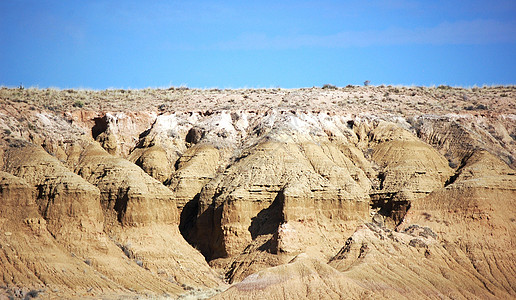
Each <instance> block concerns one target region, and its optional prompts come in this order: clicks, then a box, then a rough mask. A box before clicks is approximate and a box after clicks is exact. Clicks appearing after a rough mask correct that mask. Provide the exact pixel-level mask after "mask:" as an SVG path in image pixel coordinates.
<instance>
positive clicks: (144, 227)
mask: <svg viewBox="0 0 516 300" xmlns="http://www.w3.org/2000/svg"><path fill="white" fill-rule="evenodd" d="M0 101H1V102H0V134H1V135H2V142H1V150H0V151H1V152H0V153H1V154H2V160H0V179H1V181H0V193H1V195H2V196H1V203H0V249H1V251H0V257H1V260H0V263H1V266H0V273H1V275H2V276H0V285H1V286H2V289H1V291H0V293H3V295H5V296H20V297H23V296H25V295H32V294H38V295H39V296H40V297H43V298H53V297H68V298H84V297H105V298H115V297H119V296H127V297H131V296H146V297H161V296H163V297H172V298H176V297H194V298H203V297H211V296H215V297H216V298H220V299H241V298H242V299H244V298H245V299H249V298H250V297H251V298H256V299H258V298H268V299H300V298H325V299H326V298H327V299H335V298H354V299H362V298H367V299H369V298H375V299H376V298H394V297H396V298H413V297H415V296H416V297H421V298H440V299H441V298H453V299H461V298H464V299H468V298H476V297H478V298H493V299H500V298H514V297H516V288H515V287H516V252H515V251H516V250H514V249H516V247H515V244H516V238H515V236H516V235H515V234H514V233H515V232H516V231H515V229H516V211H515V204H516V203H515V201H516V175H515V174H516V171H515V167H516V88H514V87H485V88H472V89H461V88H450V87H446V86H440V87H437V88H423V87H391V86H389V87H384V86H381V87H371V86H369V87H353V86H348V87H346V88H332V87H330V88H326V89H320V88H310V89H295V90H284V89H264V90H190V89H185V88H176V89H174V88H172V89H166V90H164V89H147V90H109V91H81V90H62V91H59V90H52V89H46V90H38V89H7V88H2V89H0Z"/></svg>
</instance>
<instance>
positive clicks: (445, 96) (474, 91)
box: [0, 86, 516, 116]
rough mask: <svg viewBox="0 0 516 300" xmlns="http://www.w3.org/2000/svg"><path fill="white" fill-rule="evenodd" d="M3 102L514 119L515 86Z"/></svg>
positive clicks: (20, 93) (153, 92) (185, 92)
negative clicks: (473, 115)
mask: <svg viewBox="0 0 516 300" xmlns="http://www.w3.org/2000/svg"><path fill="white" fill-rule="evenodd" d="M0 101H2V102H4V101H6V102H24V103H26V104H27V105H29V107H33V108H34V109H36V108H38V109H46V110H51V111H73V110H79V109H87V110H95V111H142V110H145V111H157V112H170V111H199V110H201V111H210V110H263V109H269V108H278V109H280V110H291V109H295V110H310V111H318V110H321V111H334V112H338V111H347V112H349V113H360V112H367V111H370V112H376V113H388V114H393V115H405V116H407V115H419V114H426V113H432V114H442V113H470V114H471V113H473V114H486V113H490V114H492V113H494V114H515V113H516V86H484V87H473V88H457V87H449V86H438V87H402V86H347V87H344V88H338V87H336V88H331V89H329V88H315V87H314V88H300V89H279V88H275V89H234V90H233V89H231V90H229V89H225V90H220V89H202V90H201V89H188V88H168V89H150V88H148V89H140V90H118V89H116V90H115V89H110V90H101V91H95V90H75V89H67V90H58V89H52V88H47V89H37V88H27V89H24V88H5V87H3V88H0Z"/></svg>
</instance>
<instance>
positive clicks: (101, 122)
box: [91, 116, 108, 140]
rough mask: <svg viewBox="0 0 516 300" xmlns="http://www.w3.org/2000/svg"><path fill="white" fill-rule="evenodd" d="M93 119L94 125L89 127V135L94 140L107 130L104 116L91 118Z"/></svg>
mask: <svg viewBox="0 0 516 300" xmlns="http://www.w3.org/2000/svg"><path fill="white" fill-rule="evenodd" d="M93 121H94V122H95V125H94V126H93V127H92V128H91V136H92V137H93V139H94V140H96V139H97V137H98V136H99V135H100V134H101V133H103V132H105V131H106V130H107V128H108V124H107V120H106V117H105V116H104V117H97V118H93Z"/></svg>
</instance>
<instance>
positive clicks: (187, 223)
mask: <svg viewBox="0 0 516 300" xmlns="http://www.w3.org/2000/svg"><path fill="white" fill-rule="evenodd" d="M199 196H200V194H197V195H195V197H194V198H193V199H192V200H190V201H188V202H187V203H186V204H185V206H184V207H183V210H182V211H181V216H180V219H179V231H180V232H181V235H182V236H183V237H184V238H185V240H187V241H188V236H189V234H190V232H191V230H192V229H193V228H194V227H195V221H196V219H197V211H198V209H199ZM192 246H195V245H192Z"/></svg>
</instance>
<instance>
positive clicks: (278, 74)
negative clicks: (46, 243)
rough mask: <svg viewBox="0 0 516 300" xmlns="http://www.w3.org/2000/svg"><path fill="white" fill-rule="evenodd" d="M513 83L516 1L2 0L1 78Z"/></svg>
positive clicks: (234, 83)
mask: <svg viewBox="0 0 516 300" xmlns="http://www.w3.org/2000/svg"><path fill="white" fill-rule="evenodd" d="M365 80H370V81H371V84H373V85H380V84H393V85H398V84H402V85H425V86H431V85H439V84H448V85H452V86H473V85H479V86H481V85H484V84H487V85H492V84H516V1H514V0H501V1H496V0H492V1H455V0H448V1H439V0H437V1H404V0H393V1H386V0H377V1H278V0H276V1H152V0H148V1H100V0H88V1H86V0H70V1H45V0H38V1H28V0H27V1H22V0H3V1H0V85H3V86H18V85H20V84H23V85H24V86H25V87H29V86H38V87H40V88H46V87H58V88H94V89H105V88H146V87H168V86H180V85H186V86H189V87H196V88H211V87H219V88H239V87H278V86H279V87H284V88H295V87H311V86H321V85H323V84H325V83H331V84H335V85H337V86H345V85H347V84H362V83H363V82H364V81H365Z"/></svg>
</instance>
